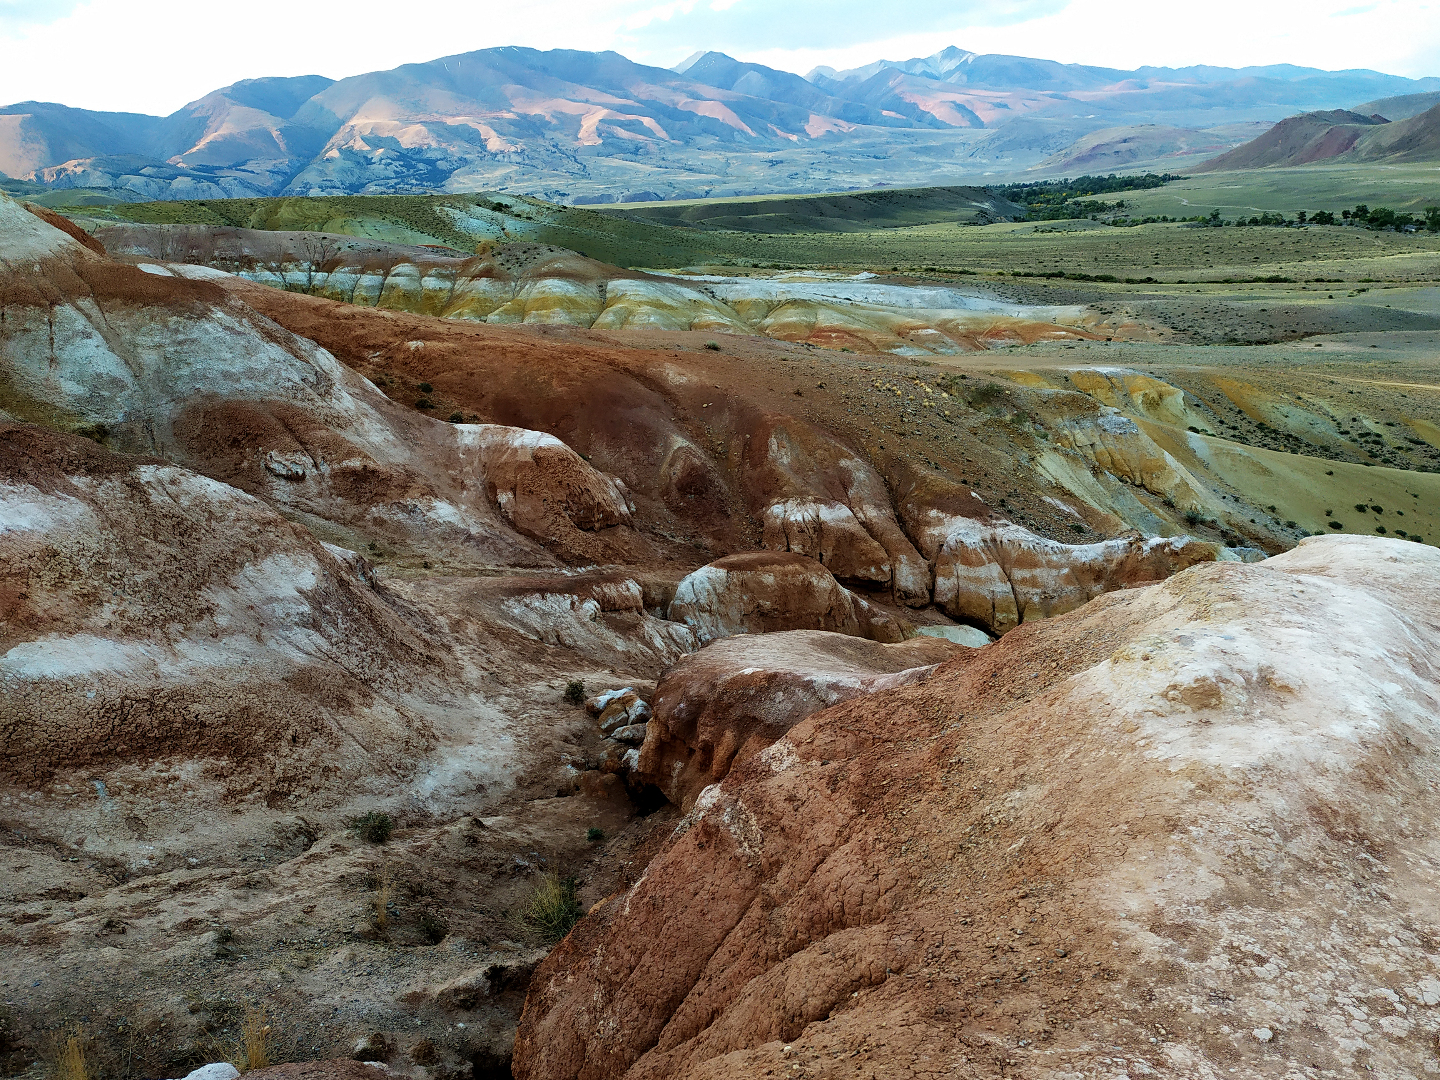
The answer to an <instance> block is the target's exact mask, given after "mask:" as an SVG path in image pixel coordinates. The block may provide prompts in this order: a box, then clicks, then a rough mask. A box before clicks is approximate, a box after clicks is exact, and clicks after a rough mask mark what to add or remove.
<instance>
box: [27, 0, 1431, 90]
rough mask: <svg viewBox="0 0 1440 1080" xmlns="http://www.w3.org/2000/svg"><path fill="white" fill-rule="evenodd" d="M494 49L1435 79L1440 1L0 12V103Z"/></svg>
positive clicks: (276, 5)
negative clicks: (1005, 61)
mask: <svg viewBox="0 0 1440 1080" xmlns="http://www.w3.org/2000/svg"><path fill="white" fill-rule="evenodd" d="M496 45H529V46H532V47H535V48H542V49H553V48H575V49H615V50H617V51H619V52H621V53H624V54H625V55H626V56H628V57H630V58H631V59H633V60H637V61H640V62H642V63H650V64H656V65H659V66H662V67H669V66H671V65H673V64H676V63H678V62H679V61H680V60H682V59H684V58H685V57H686V56H688V55H689V54H690V53H692V52H694V51H696V50H699V49H719V50H721V51H723V52H728V53H730V54H731V55H732V56H736V57H739V58H741V59H745V60H753V61H757V62H760V63H764V64H769V65H770V66H772V67H778V68H783V69H786V70H789V71H794V72H798V73H800V74H804V73H805V72H807V71H809V70H810V69H811V68H812V67H814V66H815V65H817V64H829V65H831V66H832V67H837V68H844V67H855V66H859V65H861V64H866V63H869V62H870V61H872V60H877V59H881V58H885V59H892V60H903V59H907V58H909V57H912V56H924V55H928V54H929V53H933V52H935V51H937V50H939V49H941V48H944V47H945V46H946V45H957V46H959V47H961V48H964V49H970V50H972V51H975V52H1003V53H1012V54H1018V55H1022V56H1036V57H1044V58H1047V59H1053V60H1061V61H1065V62H1080V63H1090V64H1099V65H1102V66H1106V67H1121V68H1132V67H1137V66H1140V65H1143V64H1162V65H1171V66H1182V65H1186V64H1216V65H1223V66H1231V67H1239V66H1244V65H1247V64H1274V63H1290V64H1302V65H1307V66H1311V67H1320V68H1329V69H1335V68H1358V67H1366V68H1374V69H1377V70H1379V71H1387V72H1391V73H1393V74H1397V75H1408V76H1411V77H1420V76H1425V75H1440V0H1374V2H1371V3H1363V2H1362V3H1356V2H1354V0H1304V2H1297V0H1208V2H1207V3H1203V4H1200V3H1191V4H1183V5H1182V4H1165V3H1161V2H1159V0H943V2H940V0H669V2H662V3H656V2H655V0H584V2H577V0H526V2H515V0H508V2H506V3H503V4H501V3H495V2H493V0H489V2H487V0H461V2H451V0H423V2H422V3H418V4H416V5H414V7H409V6H407V5H404V4H400V5H397V4H395V3H394V2H393V0H384V2H378V0H348V2H347V3H345V4H344V5H339V4H326V3H315V2H313V0H310V2H308V3H307V2H303V0H302V2H299V3H297V2H295V0H245V2H244V3H242V4H233V3H232V4H210V3H196V2H195V0H89V2H85V0H0V104H4V103H10V102H18V101H26V100H39V101H58V102H62V103H64V104H66V105H73V106H79V107H83V108H88V109H113V110H124V111H133V112H148V113H158V114H165V113H170V112H173V111H174V110H175V109H177V108H179V107H180V106H181V105H183V104H185V103H186V102H187V101H191V100H194V99H195V98H197V97H201V96H202V95H204V94H206V93H208V92H209V91H211V90H214V89H216V88H218V87H221V86H225V85H227V84H229V83H232V82H235V81H236V80H238V79H243V78H253V77H257V76H262V75H307V74H319V75H328V76H330V77H331V78H343V77H344V76H347V75H357V74H360V73H362V72H366V71H375V70H380V69H384V68H390V67H395V66H396V65H397V64H403V63H409V62H412V61H421V60H432V59H434V58H435V57H437V56H444V55H449V54H452V53H457V52H465V51H467V50H470V49H482V48H488V47H491V46H496Z"/></svg>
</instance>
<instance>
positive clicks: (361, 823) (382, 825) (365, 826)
mask: <svg viewBox="0 0 1440 1080" xmlns="http://www.w3.org/2000/svg"><path fill="white" fill-rule="evenodd" d="M350 828H352V829H354V830H355V834H356V835H357V836H359V837H360V839H361V840H364V841H365V842H366V843H367V844H383V843H385V841H387V840H389V839H390V830H391V829H392V828H393V825H392V823H391V821H390V815H389V814H387V813H385V811H383V810H367V811H366V812H365V813H363V814H361V815H360V816H359V817H357V818H354V819H353V820H351V822H350Z"/></svg>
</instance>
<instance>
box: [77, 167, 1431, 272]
mask: <svg viewBox="0 0 1440 1080" xmlns="http://www.w3.org/2000/svg"><path fill="white" fill-rule="evenodd" d="M1395 173H1396V174H1397V175H1404V176H1408V177H1411V178H1412V179H1415V182H1416V183H1417V184H1418V183H1419V179H1418V178H1422V177H1425V176H1431V177H1433V178H1434V179H1435V181H1436V185H1437V186H1436V190H1435V192H1434V194H1433V201H1435V202H1440V170H1435V169H1422V168H1420V167H1418V166H1416V167H1407V168H1404V169H1397V170H1395ZM1385 175H1387V172H1386V170H1383V169H1381V168H1379V167H1370V168H1366V169H1354V168H1352V169H1350V170H1296V169H1285V170H1258V171H1255V172H1249V173H1243V174H1216V176H1215V177H1207V178H1204V179H1203V180H1186V181H1177V182H1175V183H1172V184H1170V185H1167V186H1166V187H1164V188H1157V189H1152V190H1150V191H1140V192H1126V193H1125V195H1126V202H1127V203H1128V204H1130V205H1131V206H1133V207H1134V208H1135V211H1136V213H1137V214H1139V213H1144V214H1150V213H1154V214H1161V213H1164V214H1166V215H1168V216H1182V215H1185V214H1187V213H1188V214H1193V213H1196V212H1204V213H1208V212H1209V209H1210V207H1211V202H1205V203H1204V205H1203V206H1202V205H1198V204H1196V203H1195V201H1194V200H1193V199H1191V200H1190V203H1189V204H1188V205H1182V204H1179V203H1178V200H1179V199H1181V198H1184V199H1190V195H1186V194H1184V192H1185V191H1187V190H1188V191H1190V193H1191V194H1193V195H1196V197H1197V198H1198V197H1199V193H1198V192H1197V191H1194V190H1191V189H1192V186H1193V185H1197V184H1204V185H1212V186H1216V185H1219V186H1223V185H1232V186H1233V185H1241V187H1240V188H1237V190H1241V191H1242V192H1243V197H1242V198H1232V200H1231V201H1232V202H1236V203H1241V202H1243V203H1244V204H1245V206H1246V208H1247V209H1249V208H1250V204H1252V203H1254V204H1257V205H1259V204H1260V203H1261V202H1262V200H1261V199H1260V198H1259V195H1258V194H1255V195H1253V197H1252V192H1254V193H1265V192H1269V193H1270V197H1271V204H1270V206H1269V207H1268V208H1272V209H1284V210H1287V211H1288V212H1290V213H1293V212H1294V210H1295V209H1297V208H1299V205H1300V204H1302V203H1305V202H1307V201H1309V202H1310V209H1319V208H1321V207H1320V204H1319V203H1318V202H1316V201H1314V200H1312V199H1310V197H1309V195H1310V193H1309V190H1308V189H1307V188H1306V185H1307V184H1312V183H1318V181H1317V180H1316V178H1317V177H1318V178H1320V179H1322V180H1324V182H1325V183H1328V184H1329V185H1330V187H1331V189H1333V190H1334V191H1336V192H1337V196H1336V200H1335V202H1334V208H1336V209H1339V208H1340V207H1341V206H1344V205H1354V203H1355V202H1360V201H1365V197H1366V194H1365V193H1366V192H1368V191H1371V190H1380V189H1383V187H1384V183H1385V181H1384V176H1385ZM1355 176H1358V177H1361V178H1362V179H1365V181H1366V184H1367V185H1368V186H1365V185H1361V184H1359V183H1358V182H1356V183H1351V182H1350V180H1349V179H1347V178H1350V177H1355ZM1377 176H1379V177H1381V179H1379V180H1376V179H1373V178H1374V177H1377ZM1347 184H1348V185H1349V186H1348V187H1347V186H1346V185H1347ZM1244 185H1249V186H1248V187H1246V186H1244ZM1206 190H1207V192H1208V191H1209V189H1206ZM1217 191H1218V188H1217ZM1340 194H1343V196H1344V197H1343V198H1341V197H1339V196H1340ZM1426 198H1431V196H1422V195H1415V196H1414V198H1413V199H1412V200H1411V201H1412V202H1413V203H1415V204H1416V205H1419V204H1421V203H1425V202H1426ZM1157 200H1168V201H1164V202H1161V201H1157ZM1212 201H1213V200H1212ZM1370 201H1371V203H1372V205H1378V204H1379V203H1380V202H1381V201H1382V197H1381V196H1371V198H1370ZM1392 204H1393V205H1394V206H1396V207H1397V208H1399V207H1400V206H1401V205H1402V204H1401V203H1400V202H1399V201H1398V200H1392ZM1219 209H1221V212H1222V214H1223V213H1225V212H1226V207H1225V206H1224V205H1221V206H1220V207H1219ZM72 213H73V214H74V215H75V216H84V217H94V218H100V219H110V220H125V221H134V222H139V223H152V224H195V225H223V226H235V227H243V228H257V229H294V230H318V231H323V232H332V233H340V234H345V235H350V236H355V237H359V238H368V239H374V240H386V241H392V242H396V243H407V244H441V245H446V246H449V247H453V248H457V249H460V250H466V251H468V250H474V249H475V248H476V247H477V246H478V245H480V244H485V243H496V242H500V243H504V242H507V241H537V242H541V243H547V244H554V245H556V246H559V247H566V248H570V249H572V250H576V251H580V252H582V253H584V254H586V255H589V256H590V257H592V258H595V259H598V260H600V261H602V262H609V263H614V264H617V265H621V266H631V267H648V268H655V269H672V268H676V267H686V266H725V267H750V268H766V269H770V268H775V269H796V268H807V269H808V268H828V269H835V270H850V271H858V270H871V271H879V272H887V271H901V272H907V273H933V274H940V275H950V274H961V275H963V274H965V273H966V272H971V273H980V274H997V273H998V274H1006V275H1008V274H1016V273H1019V274H1046V273H1057V272H1060V273H1069V274H1090V275H1099V274H1108V275H1112V276H1114V277H1117V278H1122V279H1123V278H1126V277H1134V278H1146V277H1155V278H1157V279H1160V280H1162V281H1165V282H1167V283H1174V282H1176V281H1195V280H1211V281H1215V280H1219V279H1222V278H1225V277H1237V278H1240V277H1270V276H1277V275H1278V276H1282V277H1293V278H1297V279H1307V280H1308V279H1313V278H1317V277H1325V278H1340V279H1342V280H1343V281H1345V282H1353V281H1360V280H1363V279H1365V278H1372V279H1375V280H1378V281H1411V282H1418V281H1434V280H1440V237H1437V236H1431V235H1424V234H1411V235H1400V234H1396V233H1393V232H1389V233H1380V232H1370V231H1368V230H1364V229H1351V228H1346V227H1340V226H1316V227H1312V228H1305V229H1286V228H1275V227H1253V228H1243V229H1237V228H1224V229H1209V228H1195V227H1192V226H1185V225H1178V224H1172V223H1155V224H1151V225H1143V226H1137V227H1133V228H1115V227H1110V226H1105V225H1100V224H1098V223H1094V222H1089V221H1077V222H1040V223H1022V224H996V225H986V226H976V225H970V224H966V223H964V222H962V221H961V220H960V217H961V215H958V214H956V213H955V212H954V211H953V210H950V209H946V210H944V211H941V210H939V209H937V210H936V212H935V215H934V216H935V220H934V221H931V222H929V223H924V224H918V225H908V226H902V227H896V228H883V229H874V230H867V231H863V232H831V231H825V232H820V231H816V232H788V233H778V234H777V233H763V234H762V233H751V232H739V231H719V230H706V229H692V228H683V227H676V226H670V225H657V224H653V223H650V222H642V221H635V220H632V219H629V218H627V217H624V216H622V215H617V214H615V213H611V212H599V211H596V210H591V209H589V208H585V207H570V206H557V205H554V204H550V203H545V202H542V201H540V200H538V199H530V198H524V197H518V196H492V195H482V194H476V195H400V196H359V195H357V196H337V197H323V198H313V199H307V198H283V199H237V200H219V201H213V202H167V203H138V204H122V205H117V206H112V207H107V208H104V209H103V211H102V210H97V209H94V208H85V209H81V208H75V209H74V210H72Z"/></svg>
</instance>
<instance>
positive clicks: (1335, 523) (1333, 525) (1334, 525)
mask: <svg viewBox="0 0 1440 1080" xmlns="http://www.w3.org/2000/svg"><path fill="white" fill-rule="evenodd" d="M1344 527H1345V526H1344V525H1341V524H1340V522H1338V521H1332V522H1330V528H1332V529H1343V528H1344Z"/></svg>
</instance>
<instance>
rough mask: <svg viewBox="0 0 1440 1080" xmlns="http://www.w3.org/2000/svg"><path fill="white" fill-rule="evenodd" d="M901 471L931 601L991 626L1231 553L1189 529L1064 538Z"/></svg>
mask: <svg viewBox="0 0 1440 1080" xmlns="http://www.w3.org/2000/svg"><path fill="white" fill-rule="evenodd" d="M907 475H908V481H909V483H908V486H907V487H905V488H904V489H902V491H901V492H900V494H899V498H898V502H899V505H900V513H901V515H902V517H903V519H904V521H905V527H906V529H907V530H908V532H909V533H910V535H911V536H913V537H914V538H915V540H916V544H917V546H918V547H919V549H920V551H921V553H922V554H924V556H925V557H926V558H927V559H928V560H929V561H930V565H931V566H932V567H933V568H934V574H935V595H934V601H935V605H936V606H937V607H939V608H940V609H941V610H943V611H944V612H945V613H946V614H947V615H949V616H950V617H951V618H954V619H957V620H960V621H962V622H967V623H971V624H973V625H976V626H979V627H982V628H983V629H985V630H987V631H990V632H992V633H997V634H1003V633H1004V632H1005V631H1007V630H1010V629H1012V628H1014V627H1015V626H1018V625H1019V624H1020V623H1022V622H1025V621H1027V620H1035V619H1044V618H1049V617H1050V616H1052V615H1059V614H1062V613H1064V612H1066V611H1072V610H1074V609H1075V608H1077V607H1079V606H1080V605H1081V604H1083V603H1085V602H1086V601H1087V600H1090V599H1092V598H1094V597H1096V596H1099V595H1100V594H1101V593H1106V592H1111V591H1114V590H1116V589H1124V588H1129V587H1131V586H1134V585H1141V584H1147V583H1151V582H1156V581H1162V580H1164V579H1165V578H1167V577H1169V576H1170V575H1172V574H1175V573H1177V572H1179V571H1180V570H1183V569H1185V568H1186V567H1188V566H1193V565H1194V564H1195V563H1199V562H1213V561H1215V560H1216V559H1235V558H1239V556H1238V555H1235V554H1233V553H1231V552H1229V551H1228V549H1226V548H1225V547H1224V546H1222V545H1219V544H1215V543H1210V542H1206V541H1199V540H1193V539H1191V538H1190V537H1188V536H1181V537H1152V538H1150V539H1145V538H1142V537H1140V536H1130V537H1121V538H1118V539H1115V540H1103V541H1100V542H1099V543H1094V544H1065V543H1061V542H1059V541H1056V540H1051V539H1049V538H1047V537H1043V536H1039V535H1037V534H1036V533H1034V532H1032V531H1030V530H1029V529H1026V528H1024V527H1023V526H1020V525H1016V524H1014V523H1013V522H1011V521H1007V520H1005V518H1003V517H1001V516H999V515H998V514H996V513H995V511H994V510H993V509H992V508H991V507H989V506H987V505H986V504H985V502H984V501H983V500H982V499H981V498H980V497H979V496H978V495H977V494H975V493H974V492H973V491H970V490H969V489H966V488H963V487H960V486H959V485H957V484H955V483H953V482H952V481H950V480H948V479H947V478H945V477H943V476H938V475H934V474H921V473H919V472H917V471H915V470H909V471H908V474H907Z"/></svg>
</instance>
